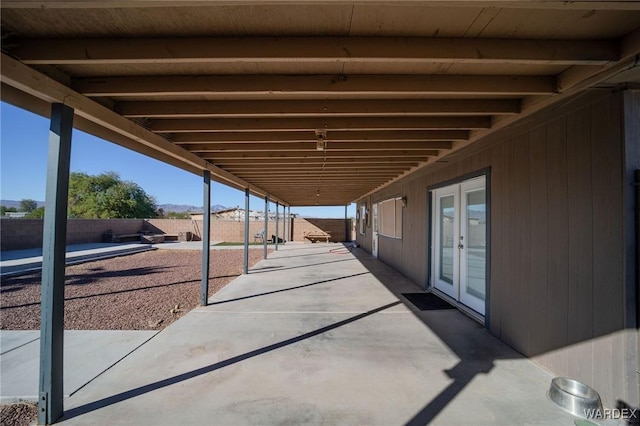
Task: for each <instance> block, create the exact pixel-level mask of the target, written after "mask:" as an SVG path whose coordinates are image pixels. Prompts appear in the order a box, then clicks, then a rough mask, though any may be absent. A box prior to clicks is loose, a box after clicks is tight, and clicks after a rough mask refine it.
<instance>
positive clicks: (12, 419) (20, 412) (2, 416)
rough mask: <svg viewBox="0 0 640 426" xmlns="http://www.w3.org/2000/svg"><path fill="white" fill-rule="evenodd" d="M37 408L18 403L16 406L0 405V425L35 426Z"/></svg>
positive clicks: (32, 405)
mask: <svg viewBox="0 0 640 426" xmlns="http://www.w3.org/2000/svg"><path fill="white" fill-rule="evenodd" d="M37 420H38V406H37V405H36V404H32V403H27V402H20V403H18V404H7V405H0V425H2V426H29V425H32V424H37Z"/></svg>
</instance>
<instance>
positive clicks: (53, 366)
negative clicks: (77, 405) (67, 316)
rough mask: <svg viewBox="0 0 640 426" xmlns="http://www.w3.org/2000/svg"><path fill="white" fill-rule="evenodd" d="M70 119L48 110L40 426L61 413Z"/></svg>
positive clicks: (57, 108) (60, 108)
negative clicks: (49, 119) (49, 124)
mask: <svg viewBox="0 0 640 426" xmlns="http://www.w3.org/2000/svg"><path fill="white" fill-rule="evenodd" d="M73 114H74V111H73V108H70V107H68V106H66V105H63V104H59V103H56V104H53V105H51V126H50V130H49V158H48V160H47V163H48V165H47V192H46V201H45V212H46V214H45V216H44V235H43V244H42V290H41V292H42V293H41V320H40V321H41V323H40V381H39V398H38V423H39V424H52V423H55V422H56V421H57V420H58V419H59V418H60V417H62V414H63V412H64V407H63V399H64V392H63V382H62V381H63V359H64V355H63V353H64V278H65V263H66V262H65V252H66V240H67V198H68V194H69V167H70V162H71V134H72V131H73Z"/></svg>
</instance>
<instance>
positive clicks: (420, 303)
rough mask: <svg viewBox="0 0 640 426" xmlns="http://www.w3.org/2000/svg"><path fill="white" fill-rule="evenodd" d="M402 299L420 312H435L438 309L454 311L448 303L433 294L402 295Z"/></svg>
mask: <svg viewBox="0 0 640 426" xmlns="http://www.w3.org/2000/svg"><path fill="white" fill-rule="evenodd" d="M402 295H403V296H404V297H406V298H407V300H408V301H409V302H411V303H413V305H414V306H415V307H416V308H418V309H420V310H421V311H437V310H440V309H455V306H453V305H451V304H450V303H449V302H446V301H444V300H443V299H440V298H439V297H438V296H436V295H435V294H433V293H402Z"/></svg>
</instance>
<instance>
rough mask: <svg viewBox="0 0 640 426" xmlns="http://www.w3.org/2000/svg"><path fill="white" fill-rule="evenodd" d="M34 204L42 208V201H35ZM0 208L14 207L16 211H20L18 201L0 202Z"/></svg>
mask: <svg viewBox="0 0 640 426" xmlns="http://www.w3.org/2000/svg"><path fill="white" fill-rule="evenodd" d="M36 203H38V207H42V206H44V201H36ZM0 206H5V207H15V208H16V209H20V201H16V200H0Z"/></svg>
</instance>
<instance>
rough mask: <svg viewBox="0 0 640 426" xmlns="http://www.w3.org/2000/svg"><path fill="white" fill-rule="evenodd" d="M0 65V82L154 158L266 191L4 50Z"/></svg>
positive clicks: (257, 191) (228, 182) (234, 185)
mask: <svg viewBox="0 0 640 426" xmlns="http://www.w3.org/2000/svg"><path fill="white" fill-rule="evenodd" d="M0 68H1V69H0V82H2V83H3V84H6V85H9V86H12V87H14V88H16V89H18V90H20V91H22V92H25V93H27V94H29V95H31V96H32V97H35V98H38V99H41V100H43V101H46V102H49V103H54V102H59V103H64V104H65V105H67V106H69V107H71V108H73V109H74V114H75V115H76V116H79V117H82V118H83V119H86V120H88V121H90V122H92V123H94V124H95V125H97V126H100V127H104V128H105V129H107V130H108V131H110V132H114V133H116V134H118V135H120V136H121V137H124V138H127V139H128V140H130V141H131V142H132V149H134V150H137V151H141V152H145V153H147V155H152V154H149V152H157V153H159V154H160V155H159V156H158V158H163V159H166V158H167V157H171V158H173V159H174V160H175V162H174V163H173V164H174V165H177V166H179V165H181V164H183V165H184V166H183V168H184V169H185V170H189V171H193V170H194V169H195V170H200V171H204V170H209V171H210V172H211V174H212V176H211V178H212V179H213V180H214V181H217V182H221V183H224V184H226V185H229V186H232V187H234V188H238V189H242V188H250V191H251V192H252V193H253V194H255V195H258V196H262V195H265V194H266V193H265V192H264V191H263V190H262V189H261V188H259V187H257V186H253V185H250V184H249V183H248V182H246V181H244V180H243V179H240V178H239V177H237V176H234V175H233V174H231V173H229V172H227V171H226V170H223V169H221V168H219V167H216V166H214V165H213V164H211V163H209V162H207V161H205V160H203V159H202V158H201V157H198V156H197V155H195V154H193V153H190V152H188V151H187V150H185V149H183V148H181V147H179V146H177V145H175V144H172V143H171V142H169V141H168V140H166V139H164V138H163V137H161V136H160V135H157V134H155V133H152V132H150V131H148V130H147V129H144V128H142V127H140V126H139V125H137V124H135V123H133V122H132V121H131V120H128V119H126V118H124V117H122V116H120V115H118V114H116V113H115V112H113V111H111V110H110V109H108V108H106V107H104V106H102V105H100V104H98V103H96V102H94V101H93V100H91V99H89V98H87V97H85V96H82V95H81V94H79V93H77V92H75V91H73V90H71V89H69V88H68V87H66V86H64V85H63V84H61V83H59V82H57V81H55V80H53V79H51V78H49V77H47V76H46V75H43V74H41V73H39V72H38V71H36V70H34V69H32V68H30V67H28V66H27V65H24V64H22V63H20V62H19V61H17V60H15V59H13V58H11V57H10V56H8V55H6V54H4V53H3V54H1V60H0ZM280 201H282V200H280Z"/></svg>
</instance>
